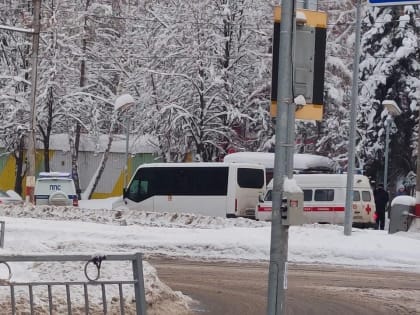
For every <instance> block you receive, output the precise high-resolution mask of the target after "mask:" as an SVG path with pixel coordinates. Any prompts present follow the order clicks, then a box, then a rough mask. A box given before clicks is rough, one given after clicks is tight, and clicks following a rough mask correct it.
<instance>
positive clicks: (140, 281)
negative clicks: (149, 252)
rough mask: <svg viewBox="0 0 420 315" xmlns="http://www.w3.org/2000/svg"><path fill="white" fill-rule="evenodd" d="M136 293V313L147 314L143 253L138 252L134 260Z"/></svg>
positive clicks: (137, 314) (138, 314) (139, 314)
mask: <svg viewBox="0 0 420 315" xmlns="http://www.w3.org/2000/svg"><path fill="white" fill-rule="evenodd" d="M133 276H134V280H135V281H136V283H135V284H134V294H135V299H136V315H146V294H145V289H144V277H143V255H142V254H140V253H136V258H135V259H134V260H133Z"/></svg>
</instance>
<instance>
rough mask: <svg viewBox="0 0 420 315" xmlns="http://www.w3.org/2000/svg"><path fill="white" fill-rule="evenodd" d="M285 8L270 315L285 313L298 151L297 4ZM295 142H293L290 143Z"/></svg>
mask: <svg viewBox="0 0 420 315" xmlns="http://www.w3.org/2000/svg"><path fill="white" fill-rule="evenodd" d="M281 7H282V8H281V24H280V45H279V47H280V49H279V67H278V89H277V91H278V97H277V114H276V142H275V145H276V147H275V159H274V182H273V208H272V222H271V245H270V266H269V279H268V303H267V315H281V314H284V313H285V298H286V290H287V254H288V253H287V252H288V241H289V227H288V226H286V225H283V224H282V218H281V209H280V207H281V203H282V198H283V192H284V187H283V184H284V177H285V176H286V175H289V173H290V175H289V176H291V169H289V168H292V167H293V160H292V161H290V159H293V148H294V140H293V137H294V101H293V95H292V64H291V63H292V39H293V37H292V30H293V23H294V0H283V1H282V4H281ZM291 111H292V112H291ZM291 140H292V141H293V142H290V141H291ZM290 152H291V154H290Z"/></svg>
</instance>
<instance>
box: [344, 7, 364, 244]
mask: <svg viewBox="0 0 420 315" xmlns="http://www.w3.org/2000/svg"><path fill="white" fill-rule="evenodd" d="M356 5H357V9H356V23H355V28H356V30H355V31H356V39H355V52H354V58H353V86H352V89H351V108H350V132H349V153H348V161H347V165H348V166H347V190H346V209H345V211H344V235H346V236H350V235H351V228H352V225H353V182H354V157H355V147H356V120H357V117H356V108H357V104H358V101H359V60H360V24H361V22H360V20H361V18H360V16H361V0H357V3H356Z"/></svg>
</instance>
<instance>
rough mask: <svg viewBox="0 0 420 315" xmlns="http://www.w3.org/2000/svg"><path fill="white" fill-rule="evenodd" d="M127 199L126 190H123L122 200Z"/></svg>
mask: <svg viewBox="0 0 420 315" xmlns="http://www.w3.org/2000/svg"><path fill="white" fill-rule="evenodd" d="M126 197H127V188H125V187H124V188H123V198H126Z"/></svg>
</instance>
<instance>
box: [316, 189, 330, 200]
mask: <svg viewBox="0 0 420 315" xmlns="http://www.w3.org/2000/svg"><path fill="white" fill-rule="evenodd" d="M314 199H315V201H333V200H334V189H315V198H314Z"/></svg>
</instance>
